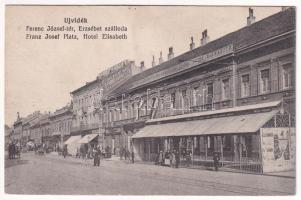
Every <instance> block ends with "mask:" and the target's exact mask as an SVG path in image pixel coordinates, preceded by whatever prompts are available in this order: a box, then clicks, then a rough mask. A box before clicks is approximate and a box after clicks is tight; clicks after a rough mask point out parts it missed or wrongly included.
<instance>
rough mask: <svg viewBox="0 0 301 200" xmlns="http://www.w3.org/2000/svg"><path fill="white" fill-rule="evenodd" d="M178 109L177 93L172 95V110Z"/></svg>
mask: <svg viewBox="0 0 301 200" xmlns="http://www.w3.org/2000/svg"><path fill="white" fill-rule="evenodd" d="M175 107H176V93H171V108H175Z"/></svg>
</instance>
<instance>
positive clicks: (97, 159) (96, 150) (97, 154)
mask: <svg viewBox="0 0 301 200" xmlns="http://www.w3.org/2000/svg"><path fill="white" fill-rule="evenodd" d="M93 153H94V166H99V165H100V154H101V151H100V148H99V147H95V148H94V149H93Z"/></svg>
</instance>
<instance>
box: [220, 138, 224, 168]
mask: <svg viewBox="0 0 301 200" xmlns="http://www.w3.org/2000/svg"><path fill="white" fill-rule="evenodd" d="M220 138H221V160H222V167H223V166H224V151H223V136H220Z"/></svg>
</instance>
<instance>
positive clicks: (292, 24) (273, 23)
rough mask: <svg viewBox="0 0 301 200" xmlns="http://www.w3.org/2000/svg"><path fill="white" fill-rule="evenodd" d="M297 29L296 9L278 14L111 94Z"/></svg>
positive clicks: (147, 72)
mask: <svg viewBox="0 0 301 200" xmlns="http://www.w3.org/2000/svg"><path fill="white" fill-rule="evenodd" d="M295 29H296V17H295V9H294V8H289V9H287V10H285V11H281V12H278V13H276V14H274V15H271V16H269V17H267V18H264V19H262V20H260V21H258V22H255V23H253V24H251V25H250V26H246V27H243V28H241V29H239V30H237V31H234V32H232V33H229V34H227V35H225V36H223V37H221V38H219V39H216V40H214V41H211V42H209V43H207V44H206V45H204V46H201V47H198V48H195V49H194V50H192V51H188V52H186V53H184V54H181V55H179V56H177V57H175V58H173V59H171V60H168V61H166V62H163V63H162V64H160V65H157V66H155V67H152V68H149V69H147V70H145V71H143V72H141V73H139V74H137V75H135V76H133V77H132V78H131V79H129V80H128V81H127V82H125V84H123V85H122V86H121V87H119V88H116V89H115V90H114V91H112V92H111V93H110V94H111V95H115V94H121V93H124V92H125V91H127V90H128V88H131V87H133V86H134V85H133V83H134V82H136V81H137V80H140V79H142V78H144V77H147V76H150V75H151V74H154V73H156V72H159V71H161V70H164V69H167V68H171V67H173V66H175V65H177V64H179V63H182V62H183V61H186V60H190V59H192V58H195V57H197V56H199V55H203V54H207V53H209V52H212V51H214V50H217V49H220V48H222V47H225V46H227V45H231V44H233V48H234V51H237V50H239V49H242V48H245V47H248V46H251V45H254V44H256V43H259V42H261V41H264V40H267V39H269V38H272V37H275V36H278V35H281V34H283V33H286V32H289V31H292V30H295Z"/></svg>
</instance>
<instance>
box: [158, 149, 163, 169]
mask: <svg viewBox="0 0 301 200" xmlns="http://www.w3.org/2000/svg"><path fill="white" fill-rule="evenodd" d="M163 163H164V155H163V151H160V153H159V165H161V166H162V165H163Z"/></svg>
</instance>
